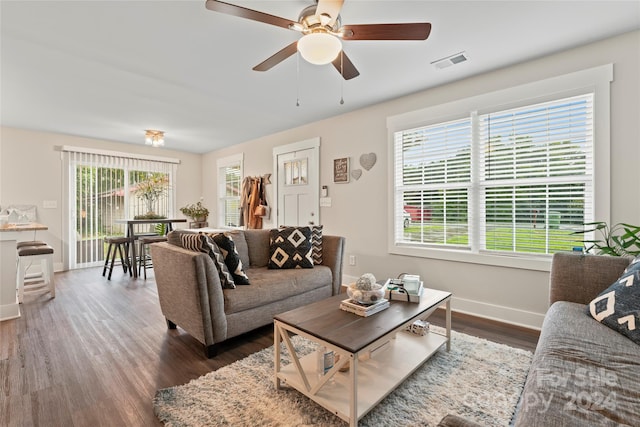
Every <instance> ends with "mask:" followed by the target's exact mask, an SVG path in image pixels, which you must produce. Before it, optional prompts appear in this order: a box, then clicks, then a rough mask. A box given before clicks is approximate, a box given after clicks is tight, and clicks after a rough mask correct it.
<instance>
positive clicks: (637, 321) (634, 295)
mask: <svg viewBox="0 0 640 427" xmlns="http://www.w3.org/2000/svg"><path fill="white" fill-rule="evenodd" d="M639 267H640V262H637V261H636V260H634V262H633V263H632V264H630V265H629V267H627V268H626V269H625V272H624V273H623V274H622V276H620V278H619V279H618V280H617V281H616V282H614V283H613V284H612V285H611V286H609V287H608V288H607V289H605V290H604V291H602V292H601V293H600V295H598V296H597V297H596V298H594V299H593V301H591V302H590V303H589V305H588V308H587V312H588V313H589V314H590V315H591V317H593V318H594V319H596V320H597V321H598V322H600V323H602V324H603V325H606V326H608V327H610V328H611V329H613V330H614V331H616V332H619V333H621V334H622V335H624V336H626V337H627V338H629V339H630V340H631V341H633V342H635V343H636V344H640V268H639ZM638 350H639V351H640V349H638Z"/></svg>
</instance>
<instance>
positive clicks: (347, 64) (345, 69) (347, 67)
mask: <svg viewBox="0 0 640 427" xmlns="http://www.w3.org/2000/svg"><path fill="white" fill-rule="evenodd" d="M332 64H333V66H334V67H336V70H338V72H339V73H340V74H341V75H342V77H343V78H344V79H345V80H351V79H352V78H354V77H358V76H359V75H360V71H358V70H357V69H356V66H355V65H353V62H351V60H350V59H349V57H348V56H347V54H346V53H344V51H340V53H339V54H338V57H337V58H336V59H334V60H333V62H332Z"/></svg>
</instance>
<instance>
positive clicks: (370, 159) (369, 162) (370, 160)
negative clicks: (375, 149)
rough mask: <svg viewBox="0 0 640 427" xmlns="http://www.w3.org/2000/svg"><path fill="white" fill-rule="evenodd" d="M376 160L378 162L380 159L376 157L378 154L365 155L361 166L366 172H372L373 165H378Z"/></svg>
mask: <svg viewBox="0 0 640 427" xmlns="http://www.w3.org/2000/svg"><path fill="white" fill-rule="evenodd" d="M376 160H378V158H377V157H376V153H368V154H363V155H361V156H360V165H361V166H362V167H363V168H364V169H365V170H371V168H372V167H373V165H375V164H376Z"/></svg>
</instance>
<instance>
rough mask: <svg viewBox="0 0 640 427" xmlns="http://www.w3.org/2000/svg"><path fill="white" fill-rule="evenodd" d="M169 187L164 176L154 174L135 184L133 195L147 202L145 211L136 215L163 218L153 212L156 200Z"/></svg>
mask: <svg viewBox="0 0 640 427" xmlns="http://www.w3.org/2000/svg"><path fill="white" fill-rule="evenodd" d="M168 189H169V187H168V184H167V178H166V176H163V175H160V174H154V175H152V176H150V177H149V178H148V179H146V180H144V181H140V182H139V183H138V184H137V185H136V190H135V195H136V196H137V197H139V198H140V199H142V200H144V201H145V203H146V204H147V213H146V214H144V215H136V217H135V218H139V219H155V218H164V216H161V215H158V214H157V213H156V212H155V207H156V201H157V200H158V199H160V197H162V196H164V195H166V194H167V191H168Z"/></svg>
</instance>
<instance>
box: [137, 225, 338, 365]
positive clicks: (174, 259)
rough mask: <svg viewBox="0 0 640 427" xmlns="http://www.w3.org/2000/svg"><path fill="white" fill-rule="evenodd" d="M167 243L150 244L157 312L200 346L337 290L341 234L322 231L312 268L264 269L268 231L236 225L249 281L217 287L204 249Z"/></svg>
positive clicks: (210, 346) (210, 350)
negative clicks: (318, 261) (319, 256)
mask: <svg viewBox="0 0 640 427" xmlns="http://www.w3.org/2000/svg"><path fill="white" fill-rule="evenodd" d="M181 232H184V231H174V232H172V233H170V234H169V239H168V242H164V243H155V244H152V245H151V247H150V248H151V257H152V259H153V269H154V274H155V279H156V283H157V286H158V297H159V299H160V307H161V309H162V313H163V315H164V316H165V318H166V319H167V325H168V326H169V328H175V327H176V325H178V326H180V327H181V328H182V329H184V330H185V331H186V332H187V333H189V334H190V335H191V336H193V337H194V338H196V339H197V340H198V341H200V342H201V343H202V344H204V346H205V354H206V356H207V357H213V356H214V355H215V354H216V350H217V348H216V344H218V343H220V342H222V341H224V340H226V339H228V338H231V337H235V336H238V335H240V334H243V333H245V332H248V331H251V330H253V329H256V328H258V327H260V326H264V325H268V324H270V323H272V322H273V316H274V315H276V314H278V313H282V312H284V311H287V310H291V309H293V308H296V307H299V306H302V305H305V304H309V303H311V302H314V301H318V300H321V299H324V298H328V297H330V296H332V295H334V294H337V293H339V292H340V286H341V281H342V258H343V251H344V244H345V239H344V237H338V236H323V238H322V260H323V261H322V264H321V265H316V266H314V268H304V269H287V270H276V269H268V268H267V264H268V260H269V230H244V231H242V230H235V231H233V232H231V234H230V235H231V237H232V239H233V241H234V243H235V245H236V248H237V250H238V254H239V256H240V259H241V261H242V264H243V266H244V270H245V272H246V273H247V276H248V277H249V280H250V283H251V284H250V285H248V286H237V287H236V289H222V287H221V285H220V279H219V276H218V273H217V270H216V267H215V265H214V263H213V261H212V260H211V258H210V257H209V255H208V254H206V253H201V252H193V251H190V250H188V249H184V248H182V247H180V246H179V245H177V244H173V243H176V242H179V238H176V235H177V234H179V233H181Z"/></svg>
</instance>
